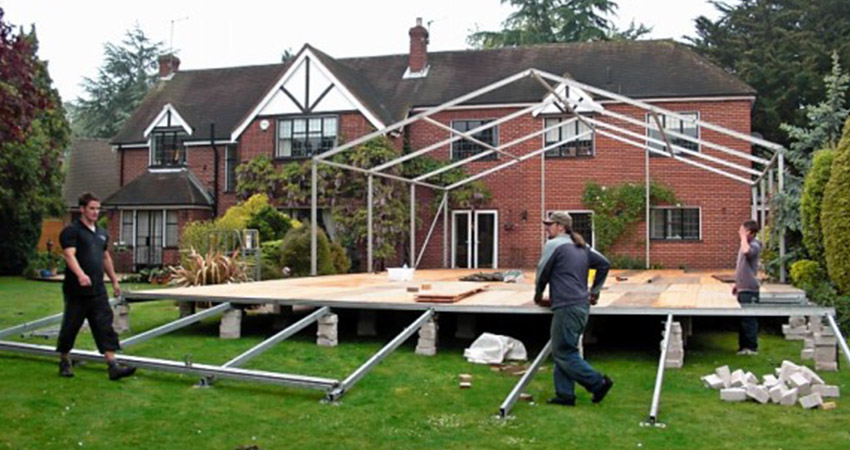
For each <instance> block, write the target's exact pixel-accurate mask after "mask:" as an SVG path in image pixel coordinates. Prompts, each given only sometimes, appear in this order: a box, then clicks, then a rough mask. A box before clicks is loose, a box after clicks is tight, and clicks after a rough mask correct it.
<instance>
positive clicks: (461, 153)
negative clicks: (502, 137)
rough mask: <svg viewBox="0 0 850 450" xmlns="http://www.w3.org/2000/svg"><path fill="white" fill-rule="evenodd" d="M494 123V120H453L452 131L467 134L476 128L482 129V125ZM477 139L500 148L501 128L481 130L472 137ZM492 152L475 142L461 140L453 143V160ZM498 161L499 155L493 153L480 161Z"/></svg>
mask: <svg viewBox="0 0 850 450" xmlns="http://www.w3.org/2000/svg"><path fill="white" fill-rule="evenodd" d="M489 122H492V120H453V121H452V129H454V130H457V131H462V132H467V131H470V130H474V129H476V128H479V127H481V126H482V125H484V124H486V123H489ZM472 137H474V138H475V139H478V140H479V141H481V142H484V143H486V144H489V145H492V146H493V147H498V145H499V126H498V125H494V126H492V127H490V128H487V129H486V130H481V131H479V132H478V133H475V134H473V135H472ZM487 150H490V149H489V148H487V147H484V146H483V145H481V144H478V143H477V142H473V141H470V140H467V139H460V140H457V141H454V142H452V159H453V160H459V159H466V158H469V157H470V156H472V155H475V154H478V153H481V152H484V151H487ZM493 159H497V153H496V152H493V153H491V154H489V155H487V156H484V157H482V158H480V159H479V161H481V160H493Z"/></svg>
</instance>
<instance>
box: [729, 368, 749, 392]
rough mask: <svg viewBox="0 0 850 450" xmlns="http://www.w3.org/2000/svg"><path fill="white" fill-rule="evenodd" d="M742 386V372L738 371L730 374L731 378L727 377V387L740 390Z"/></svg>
mask: <svg viewBox="0 0 850 450" xmlns="http://www.w3.org/2000/svg"><path fill="white" fill-rule="evenodd" d="M744 385H745V383H744V371H743V370H741V369H738V370H736V371H734V372H732V376H731V377H729V386H730V387H733V388H742V387H744Z"/></svg>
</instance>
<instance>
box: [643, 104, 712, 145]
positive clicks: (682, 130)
mask: <svg viewBox="0 0 850 450" xmlns="http://www.w3.org/2000/svg"><path fill="white" fill-rule="evenodd" d="M676 114H678V115H680V116H683V117H685V118H688V119H692V120H699V112H676ZM658 119H659V120H660V121H661V126H662V127H664V129H665V130H670V131H675V132H676V133H679V134H684V135H685V136H691V137H693V138H696V139H699V127H698V126H696V125H695V124H693V123H691V122H687V121H684V120H680V119H678V118H676V117H670V116H666V115H663V114H659V115H658ZM646 122H647V123H648V124H649V126H650V127H651V128H648V129H647V130H646V133H647V134H646V135H647V136H648V137H650V138H652V139H656V140H658V141H661V142H664V136H662V135H661V132H660V131H658V129H657V124H656V123H655V118H654V117H653V116H652V114H651V113H648V114H647V115H646ZM667 137H668V138H669V139H670V143H671V144H673V145H674V146H679V147H682V148H685V149H688V150H691V151H694V152H698V151H700V150H699V144H697V143H696V142H691V141H689V140H686V139H681V138H676V137H673V136H670V135H667ZM647 144H648V145H649V146H650V147H651V148H655V149H658V150H661V151H664V152H666V151H667V146H666V145H663V144H658V143H655V142H647ZM676 153H680V152H676ZM656 156H660V155H656Z"/></svg>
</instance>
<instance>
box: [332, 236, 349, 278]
mask: <svg viewBox="0 0 850 450" xmlns="http://www.w3.org/2000/svg"><path fill="white" fill-rule="evenodd" d="M330 251H331V262H332V263H333V266H334V271H335V272H336V273H348V271H349V269H351V259H350V258H349V257H348V253H346V252H345V248H344V247H343V246H342V245H340V244H339V243H337V242H331V244H330Z"/></svg>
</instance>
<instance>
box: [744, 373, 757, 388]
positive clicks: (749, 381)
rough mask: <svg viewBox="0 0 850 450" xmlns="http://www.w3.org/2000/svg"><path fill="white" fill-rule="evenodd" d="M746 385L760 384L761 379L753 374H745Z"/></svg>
mask: <svg viewBox="0 0 850 450" xmlns="http://www.w3.org/2000/svg"><path fill="white" fill-rule="evenodd" d="M744 384H745V385H747V386H750V385H757V384H759V378H758V377H757V376H755V374H754V373H752V372H747V373H746V374H744Z"/></svg>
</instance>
